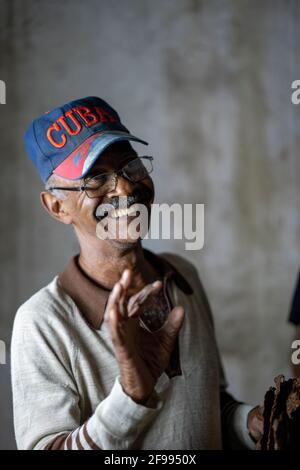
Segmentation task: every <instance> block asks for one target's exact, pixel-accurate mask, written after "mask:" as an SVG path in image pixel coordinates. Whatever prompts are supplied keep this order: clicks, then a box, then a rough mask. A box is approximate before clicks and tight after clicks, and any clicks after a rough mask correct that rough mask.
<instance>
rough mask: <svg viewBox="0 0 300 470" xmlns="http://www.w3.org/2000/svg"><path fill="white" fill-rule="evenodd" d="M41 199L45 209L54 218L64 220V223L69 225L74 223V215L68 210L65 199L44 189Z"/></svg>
mask: <svg viewBox="0 0 300 470" xmlns="http://www.w3.org/2000/svg"><path fill="white" fill-rule="evenodd" d="M40 200H41V203H42V206H43V207H44V209H45V210H46V211H47V212H48V214H50V215H51V217H53V218H54V219H56V220H58V221H59V222H62V223H63V224H66V225H69V224H71V223H72V217H71V215H70V214H68V212H67V211H66V204H65V203H64V202H65V201H64V200H63V199H59V198H57V197H55V196H54V194H51V193H49V192H47V191H42V192H41V194H40Z"/></svg>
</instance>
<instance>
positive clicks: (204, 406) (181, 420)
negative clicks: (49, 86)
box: [12, 97, 262, 450]
mask: <svg viewBox="0 0 300 470" xmlns="http://www.w3.org/2000/svg"><path fill="white" fill-rule="evenodd" d="M130 141H136V142H139V143H141V144H146V142H145V141H143V140H141V139H139V138H137V137H135V136H133V135H131V134H130V133H129V131H128V130H127V129H126V128H125V127H124V125H123V124H122V123H121V121H120V118H119V116H118V114H117V113H116V111H114V110H113V109H112V108H111V107H110V106H109V105H108V103H106V102H105V101H103V100H101V99H100V98H96V97H89V98H84V99H80V100H76V101H73V102H71V103H68V104H66V105H64V106H61V107H60V108H57V109H54V110H53V111H51V112H49V113H47V114H45V115H44V116H42V117H40V118H38V119H36V120H35V121H33V123H32V124H31V126H30V127H29V129H28V131H27V133H26V147H27V151H28V153H29V155H30V157H31V159H32V161H33V162H34V164H35V166H36V167H37V169H38V171H39V174H40V176H41V178H42V180H43V182H44V183H46V189H45V191H43V192H42V193H41V202H42V204H43V206H44V208H45V209H46V211H47V212H48V213H49V214H50V215H51V216H52V217H53V218H54V219H56V220H58V221H60V222H62V223H64V224H67V225H69V224H72V226H73V228H74V230H75V233H76V236H77V238H78V242H79V245H80V254H79V256H76V257H74V258H73V259H72V260H71V261H70V263H69V265H68V266H67V268H66V269H65V270H64V272H62V273H61V274H60V275H59V276H56V277H55V278H54V279H53V280H52V282H50V284H49V285H48V286H46V287H45V288H43V289H41V290H40V291H39V292H37V293H36V294H35V295H34V296H33V297H31V298H30V299H29V300H28V301H27V302H25V303H24V304H23V305H22V306H21V307H20V308H19V310H18V312H17V315H16V319H15V323H14V329H13V338H12V384H13V398H14V422H15V431H16V440H17V444H18V447H19V448H21V449H87V450H89V449H102V450H104V449H106V450H107V449H220V448H222V439H223V443H224V445H226V446H232V447H236V448H240V447H245V448H247V447H249V448H253V447H254V442H255V440H257V439H258V438H259V436H260V433H261V431H262V421H261V415H260V410H259V408H257V407H256V408H254V409H252V408H251V407H250V406H248V405H244V404H240V403H238V402H236V401H234V400H233V398H232V397H230V395H228V394H227V393H226V391H225V388H226V383H225V379H224V375H223V371H222V367H221V363H220V361H219V356H218V350H217V346H216V342H215V336H214V331H213V323H212V318H211V312H210V309H209V304H208V302H207V299H206V296H205V292H204V290H203V287H202V285H201V282H200V279H199V277H198V275H197V271H196V269H195V268H194V267H193V266H192V265H191V264H190V263H189V262H187V261H185V260H184V259H183V258H181V257H179V256H176V255H171V254H165V255H161V256H157V255H155V254H154V253H152V252H150V251H147V250H145V249H143V248H142V245H141V238H140V237H134V236H132V234H131V232H130V231H129V225H130V222H132V220H135V216H136V214H133V212H132V207H133V206H134V205H135V204H137V203H139V204H140V203H142V204H144V206H146V207H147V208H148V211H149V214H150V208H151V203H152V202H153V199H154V186H153V182H152V180H151V178H150V176H149V175H150V172H151V165H150V163H151V157H138V155H137V153H136V152H135V151H134V150H133V148H132V147H131V145H130ZM124 198H125V201H126V205H125V206H124V204H121V201H124ZM103 207H105V208H106V210H102V208H103ZM107 208H108V209H107ZM113 220H114V221H115V222H116V226H117V228H118V230H117V231H116V232H115V233H114V236H108V237H107V238H106V237H101V236H99V231H98V227H99V223H100V224H102V223H104V222H105V221H108V222H112V221H113ZM110 230H111V229H110V228H109V225H108V232H110ZM124 232H125V237H124V236H119V235H118V234H120V233H122V234H123V235H124ZM102 233H103V232H102ZM109 235H111V233H109ZM222 428H223V435H222Z"/></svg>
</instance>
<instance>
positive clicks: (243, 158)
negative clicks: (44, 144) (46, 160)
mask: <svg viewBox="0 0 300 470" xmlns="http://www.w3.org/2000/svg"><path fill="white" fill-rule="evenodd" d="M0 9H1V11H0V48H1V49H0V53H1V56H0V79H2V80H5V81H6V84H7V104H6V105H0V136H1V139H0V147H1V171H0V184H1V186H0V187H1V199H0V203H1V232H0V233H1V244H0V250H1V270H0V278H1V303H0V306H1V317H0V339H2V340H5V341H6V342H7V348H9V343H10V336H11V329H12V322H13V318H14V314H15V311H16V309H17V307H18V305H20V304H21V303H22V302H23V301H24V300H25V299H26V298H28V297H29V296H30V295H31V294H32V293H34V292H35V291H36V290H37V289H39V288H40V287H42V286H43V285H45V284H46V283H48V281H50V280H51V278H52V277H53V276H54V275H55V274H56V273H57V272H58V271H59V270H61V269H62V268H63V267H64V265H65V263H66V262H67V260H68V258H69V257H70V256H71V255H72V254H73V253H75V252H76V250H77V245H76V241H75V239H74V237H73V235H72V234H71V232H70V231H68V230H67V229H66V228H65V227H61V226H59V225H58V224H57V223H55V222H54V221H52V220H50V219H49V218H47V216H46V214H44V212H43V210H42V209H41V207H40V203H39V190H40V188H41V186H40V183H39V179H38V177H37V175H36V173H35V171H34V170H33V168H32V166H31V164H30V162H29V161H28V160H27V157H26V155H25V152H24V148H23V142H22V134H23V132H24V129H25V127H26V126H27V124H28V123H29V121H30V120H31V119H32V118H34V117H35V116H37V115H39V114H40V113H43V112H45V111H47V110H49V109H50V108H51V107H54V106H56V105H59V104H61V103H63V102H66V101H68V100H69V99H73V98H77V97H82V96H87V95H91V94H96V95H99V96H101V97H103V98H104V99H107V100H108V101H109V102H110V103H111V104H112V105H113V106H115V107H116V108H117V109H118V111H119V113H120V115H121V116H122V118H123V121H124V122H125V123H126V125H127V126H128V127H129V129H131V130H132V131H133V132H135V133H136V134H137V135H140V136H142V137H144V138H145V139H146V140H148V141H149V142H151V147H150V149H149V151H150V152H151V153H152V154H153V155H155V157H156V171H155V174H154V178H155V182H156V187H157V198H156V202H163V201H166V202H182V203H183V202H186V203H189V202H192V203H204V204H205V205H206V211H205V217H206V219H205V221H206V231H205V237H206V238H205V246H204V249H203V250H201V251H199V252H185V251H184V245H183V242H180V241H171V242H167V241H160V242H147V246H148V247H151V248H153V249H154V250H156V251H161V250H168V251H177V252H179V253H182V255H184V256H187V257H188V258H189V259H191V260H192V261H193V262H194V263H195V264H196V266H197V268H198V269H199V272H200V274H201V276H202V279H203V282H204V284H205V286H206V289H207V292H208V294H209V298H210V301H211V305H212V308H213V311H214V316H215V322H216V329H217V334H218V340H219V345H220V348H221V351H222V354H223V359H224V364H225V367H226V371H227V375H228V380H229V382H230V390H231V391H232V392H233V393H235V394H236V395H237V396H238V397H239V398H240V399H243V400H246V401H249V402H252V403H254V404H256V403H257V402H259V401H261V400H262V397H263V394H264V392H265V390H266V389H267V388H268V387H269V385H270V384H271V383H272V379H273V377H274V375H275V374H277V373H278V372H283V373H286V374H287V375H288V374H289V352H290V351H289V348H290V336H291V333H292V329H291V327H289V326H288V325H287V323H286V317H287V313H288V308H289V303H290V298H291V294H292V290H293V284H294V282H295V279H296V273H297V269H298V267H299V242H300V240H299V233H300V230H299V229H300V221H299V202H300V196H299V176H300V171H299V170H300V161H299V155H298V149H299V144H300V129H299V116H300V105H299V106H295V105H292V104H291V100H290V94H291V89H290V85H291V82H292V81H293V80H295V79H300V69H299V57H300V50H299V49H300V32H299V22H300V2H299V1H296V0H294V1H293V0H290V1H289V0H272V1H271V0H228V1H225V0H203V1H197V0H193V1H192V0H172V1H166V0H143V1H138V0H136V1H134V0H131V1H116V0H110V1H101V0H100V1H99V0H86V1H81V0H65V1H63V2H61V1H60V0H48V1H46V0H40V1H37V0H7V1H5V0H0ZM136 148H137V150H138V147H136ZM7 360H9V357H7ZM0 386H1V392H0V417H1V418H0V419H1V431H0V448H12V447H13V446H14V440H13V431H12V413H11V398H10V384H9V365H8V364H7V365H0Z"/></svg>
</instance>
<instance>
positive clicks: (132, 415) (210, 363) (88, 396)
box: [11, 255, 253, 450]
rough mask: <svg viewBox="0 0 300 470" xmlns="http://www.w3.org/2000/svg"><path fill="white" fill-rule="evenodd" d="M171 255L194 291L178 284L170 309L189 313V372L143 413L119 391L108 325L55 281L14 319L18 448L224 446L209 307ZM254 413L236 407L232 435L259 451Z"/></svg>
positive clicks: (165, 386) (184, 343) (184, 333)
mask: <svg viewBox="0 0 300 470" xmlns="http://www.w3.org/2000/svg"><path fill="white" fill-rule="evenodd" d="M164 256H165V257H166V259H168V260H169V261H170V262H171V263H172V264H173V266H175V267H176V269H177V270H178V271H179V272H180V273H181V274H182V275H183V276H184V277H185V278H186V279H187V280H188V282H189V283H190V285H191V286H192V288H193V295H189V296H188V295H186V294H184V293H183V292H182V291H181V290H180V289H179V288H178V287H177V285H176V284H175V283H174V282H172V283H171V285H170V296H171V299H172V303H173V304H174V305H183V307H184V308H185V312H186V315H185V319H184V323H183V327H182V329H181V330H180V333H179V350H180V362H181V367H182V375H177V376H175V377H173V378H171V379H169V377H168V376H167V375H166V373H163V374H162V375H161V377H160V379H159V380H158V383H157V384H156V387H155V391H154V393H153V395H152V396H151V397H150V399H149V401H148V402H147V403H146V404H145V406H144V405H139V404H137V403H135V402H134V401H133V400H132V399H131V398H130V397H129V396H128V395H126V394H125V393H124V391H123V389H122V387H121V385H120V382H119V369H118V364H117V361H116V359H115V356H114V348H113V344H112V341H111V338H110V332H109V329H108V326H107V325H106V324H105V323H104V324H103V327H102V328H101V330H94V329H92V328H91V327H90V326H89V325H88V323H87V322H86V321H85V319H84V318H83V316H82V315H81V312H80V311H79V309H78V307H77V305H76V304H75V303H74V301H73V300H72V299H71V298H70V297H69V296H68V295H67V294H66V293H65V292H64V291H63V290H62V288H61V287H60V285H59V284H58V277H57V276H56V277H55V278H54V279H53V280H52V282H50V284H48V285H47V286H46V287H44V288H43V289H41V290H40V291H39V292H37V293H36V294H35V295H33V296H32V297H31V298H30V299H29V300H27V301H26V302H25V303H24V304H23V305H22V306H21V307H20V308H19V310H18V312H17V315H16V318H15V322H14V328H13V336H12V346H11V357H12V387H13V405H14V425H15V434H16V440H17V445H18V448H19V449H45V448H46V447H47V445H49V443H51V442H53V439H54V438H57V437H59V436H61V442H63V447H64V448H65V449H87V450H88V449H105V450H109V449H154V450H155V449H157V450H160V449H171V450H172V449H174V450H175V449H176V450H180V449H184V450H195V449H221V447H222V439H221V412H220V390H222V389H225V387H226V383H225V379H224V374H223V370H222V367H221V363H220V360H219V355H218V349H217V345H216V341H215V335H214V330H213V324H212V319H211V313H210V310H209V306H208V303H207V300H206V297H205V293H204V290H203V288H202V285H201V282H200V279H199V277H198V274H197V271H196V269H195V268H194V267H193V266H192V264H190V263H189V262H187V261H186V260H184V259H183V258H181V257H178V256H175V255H164ZM250 408H251V407H249V406H248V405H238V406H237V407H236V409H235V412H234V413H233V414H232V416H231V418H230V422H229V423H228V427H229V428H230V429H228V433H229V435H231V436H233V439H235V440H236V441H240V443H241V444H242V445H244V446H245V447H248V448H253V443H252V441H251V439H250V437H249V436H248V432H247V429H246V417H247V413H248V411H249V409H250ZM66 436H67V438H66ZM58 441H59V439H58Z"/></svg>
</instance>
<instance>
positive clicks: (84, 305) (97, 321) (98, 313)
mask: <svg viewBox="0 0 300 470" xmlns="http://www.w3.org/2000/svg"><path fill="white" fill-rule="evenodd" d="M143 251H144V255H145V257H146V259H147V260H148V261H149V262H150V263H151V264H152V265H153V266H154V267H155V268H156V269H157V270H158V271H159V272H160V273H161V275H162V276H163V278H164V281H167V280H169V279H171V278H172V279H174V281H175V283H176V285H177V286H178V287H179V288H180V289H181V290H182V291H183V292H184V293H186V294H188V295H190V294H192V293H193V290H192V288H191V286H190V284H189V283H188V282H187V281H186V279H185V278H184V277H183V276H182V275H181V274H180V273H179V271H177V269H176V268H175V267H174V266H173V265H172V264H171V263H170V262H169V261H167V260H166V259H165V258H163V257H161V256H159V255H156V254H154V253H153V252H151V251H149V250H146V249H145V248H144V249H143ZM78 258H79V255H77V256H74V257H73V258H71V259H70V261H69V263H68V265H67V267H66V269H65V270H64V271H63V272H62V273H60V274H59V276H58V279H59V284H60V286H61V287H62V289H63V290H64V291H65V292H66V293H67V294H68V295H69V296H70V297H71V298H72V299H73V301H74V302H75V304H76V305H77V307H78V309H79V310H80V312H81V314H82V315H83V316H84V317H85V319H86V320H87V322H88V323H89V324H90V325H91V326H92V327H93V328H94V329H96V330H99V329H100V328H101V324H102V322H103V316H104V311H105V306H106V302H107V299H108V297H109V294H110V292H111V290H109V289H106V288H104V287H103V286H101V285H99V284H97V283H96V282H95V281H94V280H93V279H91V278H90V277H88V276H87V275H86V274H85V273H84V272H83V271H82V269H81V268H80V266H79V263H78Z"/></svg>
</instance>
